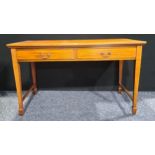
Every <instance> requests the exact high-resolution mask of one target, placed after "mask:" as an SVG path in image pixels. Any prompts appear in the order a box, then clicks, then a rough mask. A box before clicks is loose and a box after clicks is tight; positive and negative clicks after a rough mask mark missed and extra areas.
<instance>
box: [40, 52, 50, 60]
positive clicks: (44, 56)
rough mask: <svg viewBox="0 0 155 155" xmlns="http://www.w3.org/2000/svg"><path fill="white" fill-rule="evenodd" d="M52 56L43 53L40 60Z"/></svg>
mask: <svg viewBox="0 0 155 155" xmlns="http://www.w3.org/2000/svg"><path fill="white" fill-rule="evenodd" d="M50 56H51V54H50V53H47V54H45V53H41V54H40V58H41V59H44V60H46V59H48V58H49V57H50Z"/></svg>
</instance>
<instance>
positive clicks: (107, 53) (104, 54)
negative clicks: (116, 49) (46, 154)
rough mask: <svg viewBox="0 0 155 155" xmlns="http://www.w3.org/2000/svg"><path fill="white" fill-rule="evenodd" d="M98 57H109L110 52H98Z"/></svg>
mask: <svg viewBox="0 0 155 155" xmlns="http://www.w3.org/2000/svg"><path fill="white" fill-rule="evenodd" d="M100 55H101V56H106V57H107V56H110V55H111V52H100Z"/></svg>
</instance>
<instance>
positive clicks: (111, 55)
mask: <svg viewBox="0 0 155 155" xmlns="http://www.w3.org/2000/svg"><path fill="white" fill-rule="evenodd" d="M135 57H136V47H122V48H121V47H120V48H116V47H114V48H112V47H111V48H81V49H80V48H79V49H78V51H77V58H78V59H83V60H104V59H105V60H123V59H126V60H128V59H129V60H132V59H135Z"/></svg>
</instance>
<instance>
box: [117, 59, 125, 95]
mask: <svg viewBox="0 0 155 155" xmlns="http://www.w3.org/2000/svg"><path fill="white" fill-rule="evenodd" d="M123 64H124V61H123V60H119V86H118V92H119V93H121V92H122V87H121V86H120V85H122V78H123Z"/></svg>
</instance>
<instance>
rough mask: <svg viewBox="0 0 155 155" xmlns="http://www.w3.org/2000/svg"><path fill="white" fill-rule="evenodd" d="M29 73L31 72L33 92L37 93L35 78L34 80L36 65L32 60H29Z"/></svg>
mask: <svg viewBox="0 0 155 155" xmlns="http://www.w3.org/2000/svg"><path fill="white" fill-rule="evenodd" d="M31 73H32V83H33V87H34V88H33V94H34V95H35V94H36V93H37V80H36V66H35V63H34V62H31Z"/></svg>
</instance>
